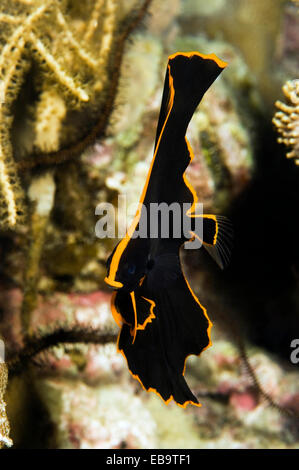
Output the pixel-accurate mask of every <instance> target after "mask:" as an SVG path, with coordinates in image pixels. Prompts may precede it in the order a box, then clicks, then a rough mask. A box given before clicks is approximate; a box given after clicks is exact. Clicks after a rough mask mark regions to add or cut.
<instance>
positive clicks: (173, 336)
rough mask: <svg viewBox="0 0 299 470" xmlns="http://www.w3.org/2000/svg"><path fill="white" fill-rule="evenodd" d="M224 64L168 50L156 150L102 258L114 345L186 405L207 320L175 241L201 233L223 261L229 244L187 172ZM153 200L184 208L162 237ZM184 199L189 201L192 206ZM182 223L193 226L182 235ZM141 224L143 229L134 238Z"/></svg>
mask: <svg viewBox="0 0 299 470" xmlns="http://www.w3.org/2000/svg"><path fill="white" fill-rule="evenodd" d="M225 66H226V64H225V63H224V62H222V61H221V60H220V59H218V58H217V57H216V56H215V55H213V54H212V55H209V56H204V55H202V54H199V53H197V52H191V53H177V54H174V55H173V56H170V57H169V61H168V66H167V71H166V77H165V83H164V91H163V96H162V104H161V110H160V116H159V121H158V126H157V136H156V143H155V151H154V157H153V160H152V164H151V167H150V170H149V173H148V176H147V180H146V184H145V187H144V189H143V192H142V196H141V199H140V203H141V204H140V207H139V209H138V211H137V214H136V216H135V218H134V220H133V222H132V224H131V226H130V228H129V230H128V232H127V234H126V236H125V237H124V238H123V239H122V240H121V241H120V242H119V244H118V245H117V246H116V248H115V249H114V251H113V253H112V254H111V255H110V257H109V259H108V262H107V266H108V273H107V277H106V279H105V280H106V282H107V283H108V284H109V285H111V286H112V287H114V288H117V291H116V292H115V293H114V294H113V297H112V313H113V315H114V318H115V320H116V321H117V323H118V325H119V326H120V328H121V331H120V335H119V338H118V350H119V351H120V352H122V354H123V355H124V356H125V358H126V359H127V362H128V367H129V370H130V372H131V373H132V375H133V376H134V377H135V378H136V379H138V380H139V381H140V383H141V384H142V386H143V387H144V388H145V389H146V390H148V391H149V390H152V391H155V392H156V393H157V394H158V395H160V396H161V397H162V399H163V400H164V401H165V402H167V403H168V402H169V401H170V400H172V399H174V400H175V402H176V403H177V404H178V405H180V406H183V407H185V406H186V405H187V404H188V403H192V404H195V405H198V406H200V405H199V403H198V400H197V398H196V397H195V396H194V395H193V394H192V392H191V390H190V389H189V387H188V385H187V383H186V381H185V379H184V372H185V363H186V359H187V357H188V356H189V355H190V354H195V355H199V354H200V353H201V352H202V351H203V350H204V349H206V348H207V347H209V346H210V344H211V340H210V330H211V326H212V323H211V321H210V320H209V318H208V316H207V313H206V309H205V308H204V307H203V306H202V305H201V304H200V302H199V300H198V299H197V297H196V296H195V294H194V293H193V291H192V289H191V287H190V286H189V283H188V281H187V280H186V278H185V276H184V274H183V272H182V268H181V263H180V258H179V251H180V247H181V245H182V244H183V243H184V242H186V241H188V240H190V239H192V238H198V239H199V240H200V241H201V242H202V243H203V245H204V246H205V247H206V248H207V249H208V251H209V252H210V254H211V255H212V256H213V257H214V258H215V260H216V261H217V262H218V263H219V264H220V266H221V267H223V266H224V265H225V264H226V263H227V262H228V259H229V251H230V244H231V229H230V226H229V223H228V222H227V220H226V219H225V218H223V217H219V216H214V215H201V216H198V215H196V214H195V213H194V205H195V203H196V201H197V196H196V194H195V191H194V189H193V188H192V187H191V185H190V183H189V182H188V181H187V179H186V177H185V170H186V168H187V166H188V165H189V163H190V161H191V159H192V157H193V155H192V150H191V147H190V145H189V143H188V141H187V139H186V137H185V135H186V131H187V127H188V124H189V122H190V119H191V118H192V115H193V113H194V111H195V109H196V108H197V106H198V104H199V102H200V100H201V99H202V97H203V95H204V93H205V92H206V91H207V89H208V88H209V87H210V86H211V84H212V83H213V82H214V80H215V79H216V78H217V77H218V75H219V74H220V73H221V71H222V70H223V68H224V67H225ZM153 204H156V205H160V204H167V206H168V207H169V206H170V207H171V205H176V206H177V207H178V208H179V209H181V211H180V214H181V216H180V224H179V225H178V227H179V229H178V230H179V231H178V232H177V231H176V233H174V232H173V230H174V229H172V228H171V227H172V224H170V223H169V234H168V236H167V237H164V236H163V230H162V228H163V223H164V221H162V220H160V219H158V221H157V220H155V221H154V222H153V220H152V218H151V217H150V214H151V211H150V209H151V208H152V205H153ZM184 204H189V210H185V207H186V206H184ZM196 217H202V219H201V220H202V227H203V231H202V232H201V233H199V234H198V233H196V229H195V228H194V231H193V230H192V227H193V224H192V223H193V222H195V221H196ZM184 223H189V225H190V231H189V232H188V233H187V234H186V233H185V231H184V230H183V227H184V226H185V225H184ZM144 224H145V225H144ZM144 227H146V229H145V236H144V235H143V238H141V237H138V236H137V235H138V234H139V233H140V229H141V228H144ZM194 227H196V225H195V224H194ZM164 228H165V227H164ZM152 230H153V231H154V233H155V238H152V237H151V235H152Z"/></svg>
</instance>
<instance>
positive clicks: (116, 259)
mask: <svg viewBox="0 0 299 470" xmlns="http://www.w3.org/2000/svg"><path fill="white" fill-rule="evenodd" d="M178 55H183V56H185V57H189V58H191V57H192V56H194V55H197V56H199V57H202V58H203V59H208V60H213V61H214V62H216V64H217V65H218V66H219V67H220V68H222V69H224V68H225V67H226V66H227V63H226V62H223V61H222V60H221V59H219V58H218V57H217V56H216V55H215V54H209V55H205V54H201V53H199V52H183V53H181V52H177V53H175V54H173V55H170V56H169V58H168V61H169V60H172V59H174V58H175V57H176V56H178ZM168 71H169V89H170V95H169V101H168V104H167V116H166V118H165V121H164V124H163V127H162V130H161V132H160V135H159V138H158V141H157V145H156V149H155V152H154V156H153V158H152V161H151V165H150V168H149V171H148V174H147V178H146V182H145V185H144V188H143V191H142V194H141V198H140V202H139V206H138V210H137V212H136V215H135V217H134V219H133V222H132V224H131V226H130V228H129V229H128V231H127V233H126V235H125V237H124V238H123V239H122V240H121V242H120V243H119V245H118V246H117V248H116V251H115V253H114V256H113V257H112V261H111V264H110V269H109V275H108V276H107V277H106V278H105V281H106V282H107V283H108V284H110V285H112V286H113V285H114V286H116V284H118V285H119V284H120V285H121V287H122V283H120V282H118V281H116V280H115V277H116V274H117V270H118V265H119V261H120V259H121V256H122V253H123V252H124V250H125V248H126V246H127V244H128V243H129V240H130V239H131V237H132V234H133V233H134V231H135V229H136V227H137V224H138V222H139V219H140V215H141V204H142V203H143V201H144V198H145V195H146V191H147V188H148V184H149V181H150V176H151V172H152V168H153V165H154V162H155V158H156V155H157V152H158V148H159V144H160V141H161V138H162V135H163V132H164V129H165V126H166V124H167V121H168V118H169V116H170V113H171V110H172V108H173V103H174V95H175V90H174V86H173V77H172V75H171V70H170V64H169V63H168ZM185 141H186V144H187V148H188V151H189V156H190V163H191V161H192V159H193V157H194V154H193V151H192V148H191V146H190V144H189V142H188V140H187V138H186V137H185ZM190 163H189V164H190ZM183 180H184V182H185V184H186V186H187V188H188V189H189V190H190V192H191V194H192V195H193V203H192V206H191V208H190V209H188V211H187V212H186V215H188V216H189V217H192V211H193V210H194V207H195V204H196V202H197V201H198V198H197V194H196V191H195V189H194V188H193V187H192V185H191V183H190V182H189V181H188V179H187V177H186V172H184V173H183ZM193 216H194V215H193ZM216 235H217V233H216ZM216 235H215V236H216ZM214 240H215V238H214ZM183 277H184V279H185V282H186V284H187V286H188V289H189V291H190V293H191V295H192V296H193V298H194V299H195V301H196V302H197V303H198V305H199V306H200V307H201V309H202V311H203V313H204V315H205V317H206V319H207V321H208V327H207V335H208V338H209V343H208V344H207V346H206V347H205V348H203V349H202V351H201V352H200V354H201V353H202V352H203V351H205V350H206V349H207V348H209V347H210V346H211V345H212V341H211V328H212V326H213V324H212V322H211V320H210V319H209V317H208V315H207V310H206V309H205V308H204V307H203V306H202V305H201V303H200V302H199V300H198V298H197V296H196V295H195V294H194V292H193V290H192V289H191V287H190V285H189V282H188V281H187V279H186V277H185V275H184V273H183ZM116 287H117V286H116ZM146 300H148V301H149V302H150V299H146ZM134 301H135V297H134ZM151 302H153V304H154V305H152V307H151V308H152V312H151V314H150V316H151V315H152V314H153V315H154V313H153V310H154V306H155V303H154V301H151ZM114 308H115V306H114ZM115 310H116V309H115ZM134 313H135V315H137V314H136V302H135V310H134ZM150 316H149V317H150ZM153 318H155V315H154V317H153ZM147 320H148V321H146V322H145V323H144V324H143V325H141V328H139V329H144V328H145V326H146V324H147V323H148V322H149V319H147ZM137 329H138V325H136V326H135V329H134V339H133V343H134V341H135V338H136V330H137ZM119 338H120V333H119V335H118V339H117V351H118V352H120V353H121V354H122V355H123V357H124V358H125V360H126V362H127V367H128V369H129V372H130V374H131V375H132V377H133V378H134V379H136V380H138V381H139V383H140V384H141V386H142V388H143V389H144V390H146V391H147V392H151V391H153V392H154V393H156V395H158V396H159V397H160V398H161V399H162V400H163V401H164V403H165V404H168V403H169V402H170V401H171V400H174V401H175V399H174V397H173V395H171V396H170V397H169V398H168V399H167V400H164V399H163V397H162V396H161V394H160V393H159V392H158V391H157V390H156V389H155V388H152V387H149V388H148V389H146V388H145V387H144V385H143V383H142V381H141V379H140V378H139V376H138V375H137V374H134V373H133V372H132V371H131V370H130V368H129V364H128V360H127V358H126V356H125V353H124V351H123V350H122V349H119ZM200 354H198V355H197V356H200ZM190 355H191V354H189V355H187V356H186V358H185V361H184V367H183V372H182V374H183V375H184V374H185V370H186V362H187V359H188V357H189V356H190ZM175 402H176V401H175ZM176 403H177V402H176ZM188 404H192V405H194V406H198V407H200V406H201V404H200V403H195V402H193V401H192V400H187V401H186V402H185V403H183V404H180V403H177V405H178V406H180V407H182V408H186V406H187V405H188Z"/></svg>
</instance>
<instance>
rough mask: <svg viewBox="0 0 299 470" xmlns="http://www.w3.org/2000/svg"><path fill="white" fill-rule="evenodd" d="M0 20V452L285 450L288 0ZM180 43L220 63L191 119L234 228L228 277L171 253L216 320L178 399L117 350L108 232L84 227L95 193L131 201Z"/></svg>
mask: <svg viewBox="0 0 299 470" xmlns="http://www.w3.org/2000/svg"><path fill="white" fill-rule="evenodd" d="M0 25H1V27H0V74H1V75H0V91H1V94H0V227H1V233H0V253H1V263H0V338H3V340H4V342H5V346H6V353H7V363H6V365H5V364H0V446H1V445H2V446H10V445H12V444H13V446H14V447H16V448H24V447H26V448H37V447H39V448H264V447H266V448H297V447H298V443H299V432H298V420H297V418H296V416H298V414H299V372H298V364H294V363H292V362H291V360H290V355H291V352H292V349H291V346H290V345H291V341H292V340H293V339H294V338H299V320H298V307H299V297H298V279H299V252H298V236H297V234H298V223H297V217H296V214H297V211H298V206H299V192H298V178H299V167H298V166H296V165H294V161H295V162H296V163H297V161H298V160H299V155H298V135H299V134H298V132H299V131H298V129H299V127H298V116H299V111H298V78H299V75H298V72H299V62H298V57H299V50H298V49H299V37H298V36H299V14H298V6H297V4H296V2H288V1H285V0H277V1H275V2H273V0H263V1H260V0H251V1H250V2H248V1H247V0H210V1H209V2H206V1H203V0H165V1H163V2H161V1H160V0H153V1H151V2H150V1H149V0H148V1H141V0H140V1H139V0H130V1H128V0H126V1H124V0H121V1H115V0H88V1H87V2H80V1H75V0H74V1H72V2H70V1H67V0H48V1H39V0H26V1H25V0H19V1H18V0H13V1H6V0H1V2H0ZM179 50H180V51H188V50H198V51H200V52H203V53H205V54H209V53H215V54H217V55H218V56H219V57H221V59H222V60H225V61H227V62H228V63H229V66H228V67H227V69H226V70H225V72H224V73H223V74H222V76H221V77H220V78H219V79H218V80H217V81H216V83H215V85H213V87H212V88H211V89H210V90H209V91H208V93H207V94H206V96H205V97H204V99H203V101H202V103H201V105H200V107H199V109H198V110H197V111H196V113H195V115H194V117H193V119H192V122H191V123H190V126H189V129H188V137H189V140H190V143H191V145H192V148H193V150H194V154H195V159H194V160H193V162H192V164H191V165H190V166H189V168H188V178H189V179H190V181H191V183H192V185H193V186H194V187H195V188H196V191H197V193H198V196H199V200H200V201H201V202H203V203H204V210H205V212H214V213H222V214H227V215H228V216H229V217H230V218H231V220H232V222H233V224H234V229H235V247H234V251H233V256H232V261H231V264H230V266H229V267H228V268H227V269H226V270H225V271H223V272H221V271H219V269H218V267H217V266H216V265H214V263H213V261H212V260H210V259H209V257H208V256H207V255H206V253H204V252H203V250H200V251H199V252H193V251H192V252H190V251H189V252H186V253H182V256H183V261H184V265H185V271H186V273H187V276H188V279H190V283H191V285H192V287H193V288H194V290H195V291H196V293H197V294H198V296H199V298H200V301H201V302H202V304H203V305H204V306H205V307H206V308H207V310H208V312H209V316H210V317H211V320H212V321H213V324H214V327H213V331H212V341H213V346H212V348H210V349H209V350H208V351H206V352H205V353H204V354H203V355H202V356H201V358H200V359H198V358H195V357H191V358H189V359H188V367H187V372H186V373H187V374H188V382H189V383H190V384H191V387H192V389H193V390H194V391H195V393H196V394H197V395H198V398H199V401H200V402H201V403H202V404H203V406H202V407H201V408H195V407H194V408H192V407H188V408H187V409H186V410H182V409H179V408H177V407H176V406H175V405H172V404H170V405H168V406H165V405H164V404H163V403H162V401H161V400H160V399H159V398H158V397H157V396H155V395H152V394H147V393H145V392H144V391H143V390H142V389H141V388H140V386H139V384H138V383H137V382H136V381H134V380H133V379H132V378H131V377H130V374H129V372H128V370H127V367H126V364H125V362H124V360H123V358H122V357H121V356H120V355H118V354H116V346H115V341H116V335H117V327H116V325H115V324H114V321H113V319H112V316H111V313H110V296H111V292H110V291H107V290H106V287H105V284H104V282H103V279H104V276H105V272H106V268H105V262H106V258H107V256H108V254H109V253H110V252H111V249H112V248H113V246H114V244H115V240H111V239H98V238H96V236H95V224H96V222H97V220H98V217H97V215H96V214H95V209H96V206H97V204H98V203H100V202H106V201H108V202H112V203H114V204H116V203H117V199H118V196H119V195H126V197H127V201H128V203H129V204H130V203H131V202H136V200H138V198H139V195H140V191H141V189H142V187H143V184H144V181H145V178H146V174H147V172H148V169H149V165H150V161H151V158H152V153H153V143H154V136H155V127H156V124H157V119H158V113H159V107H160V100H161V93H162V86H163V81H164V72H165V64H166V61H167V57H168V55H170V54H172V53H174V52H176V51H179ZM275 103H276V104H275ZM272 120H273V122H272ZM286 156H287V157H289V158H286ZM120 220H121V222H122V223H124V221H125V220H126V214H121V215H120ZM7 368H8V384H7ZM7 417H8V419H7ZM144 423H146V426H144Z"/></svg>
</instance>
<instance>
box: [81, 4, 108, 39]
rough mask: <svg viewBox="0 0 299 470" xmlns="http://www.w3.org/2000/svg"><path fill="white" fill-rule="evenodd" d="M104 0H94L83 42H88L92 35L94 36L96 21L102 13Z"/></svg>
mask: <svg viewBox="0 0 299 470" xmlns="http://www.w3.org/2000/svg"><path fill="white" fill-rule="evenodd" d="M104 3H105V0H96V2H95V5H94V8H93V11H92V14H91V18H90V20H89V22H88V24H87V28H86V32H85V35H84V41H86V42H87V41H89V40H90V39H91V38H92V35H93V34H94V32H95V30H96V29H97V27H98V19H99V16H100V14H101V12H102V11H103V7H104Z"/></svg>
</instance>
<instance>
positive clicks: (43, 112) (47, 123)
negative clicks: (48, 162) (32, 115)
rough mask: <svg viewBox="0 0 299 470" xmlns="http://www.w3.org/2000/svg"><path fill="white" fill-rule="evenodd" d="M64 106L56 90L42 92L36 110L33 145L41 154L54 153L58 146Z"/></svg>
mask: <svg viewBox="0 0 299 470" xmlns="http://www.w3.org/2000/svg"><path fill="white" fill-rule="evenodd" d="M65 115H66V105H65V102H64V100H63V98H62V97H61V96H59V94H58V93H57V91H56V90H48V89H46V90H44V91H43V92H42V93H41V95H40V99H39V102H38V105H37V108H36V121H35V135H36V137H35V142H34V143H35V145H36V147H37V148H38V149H39V150H41V151H42V152H55V151H56V150H58V149H59V145H60V131H61V126H62V121H63V119H64V117H65Z"/></svg>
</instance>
